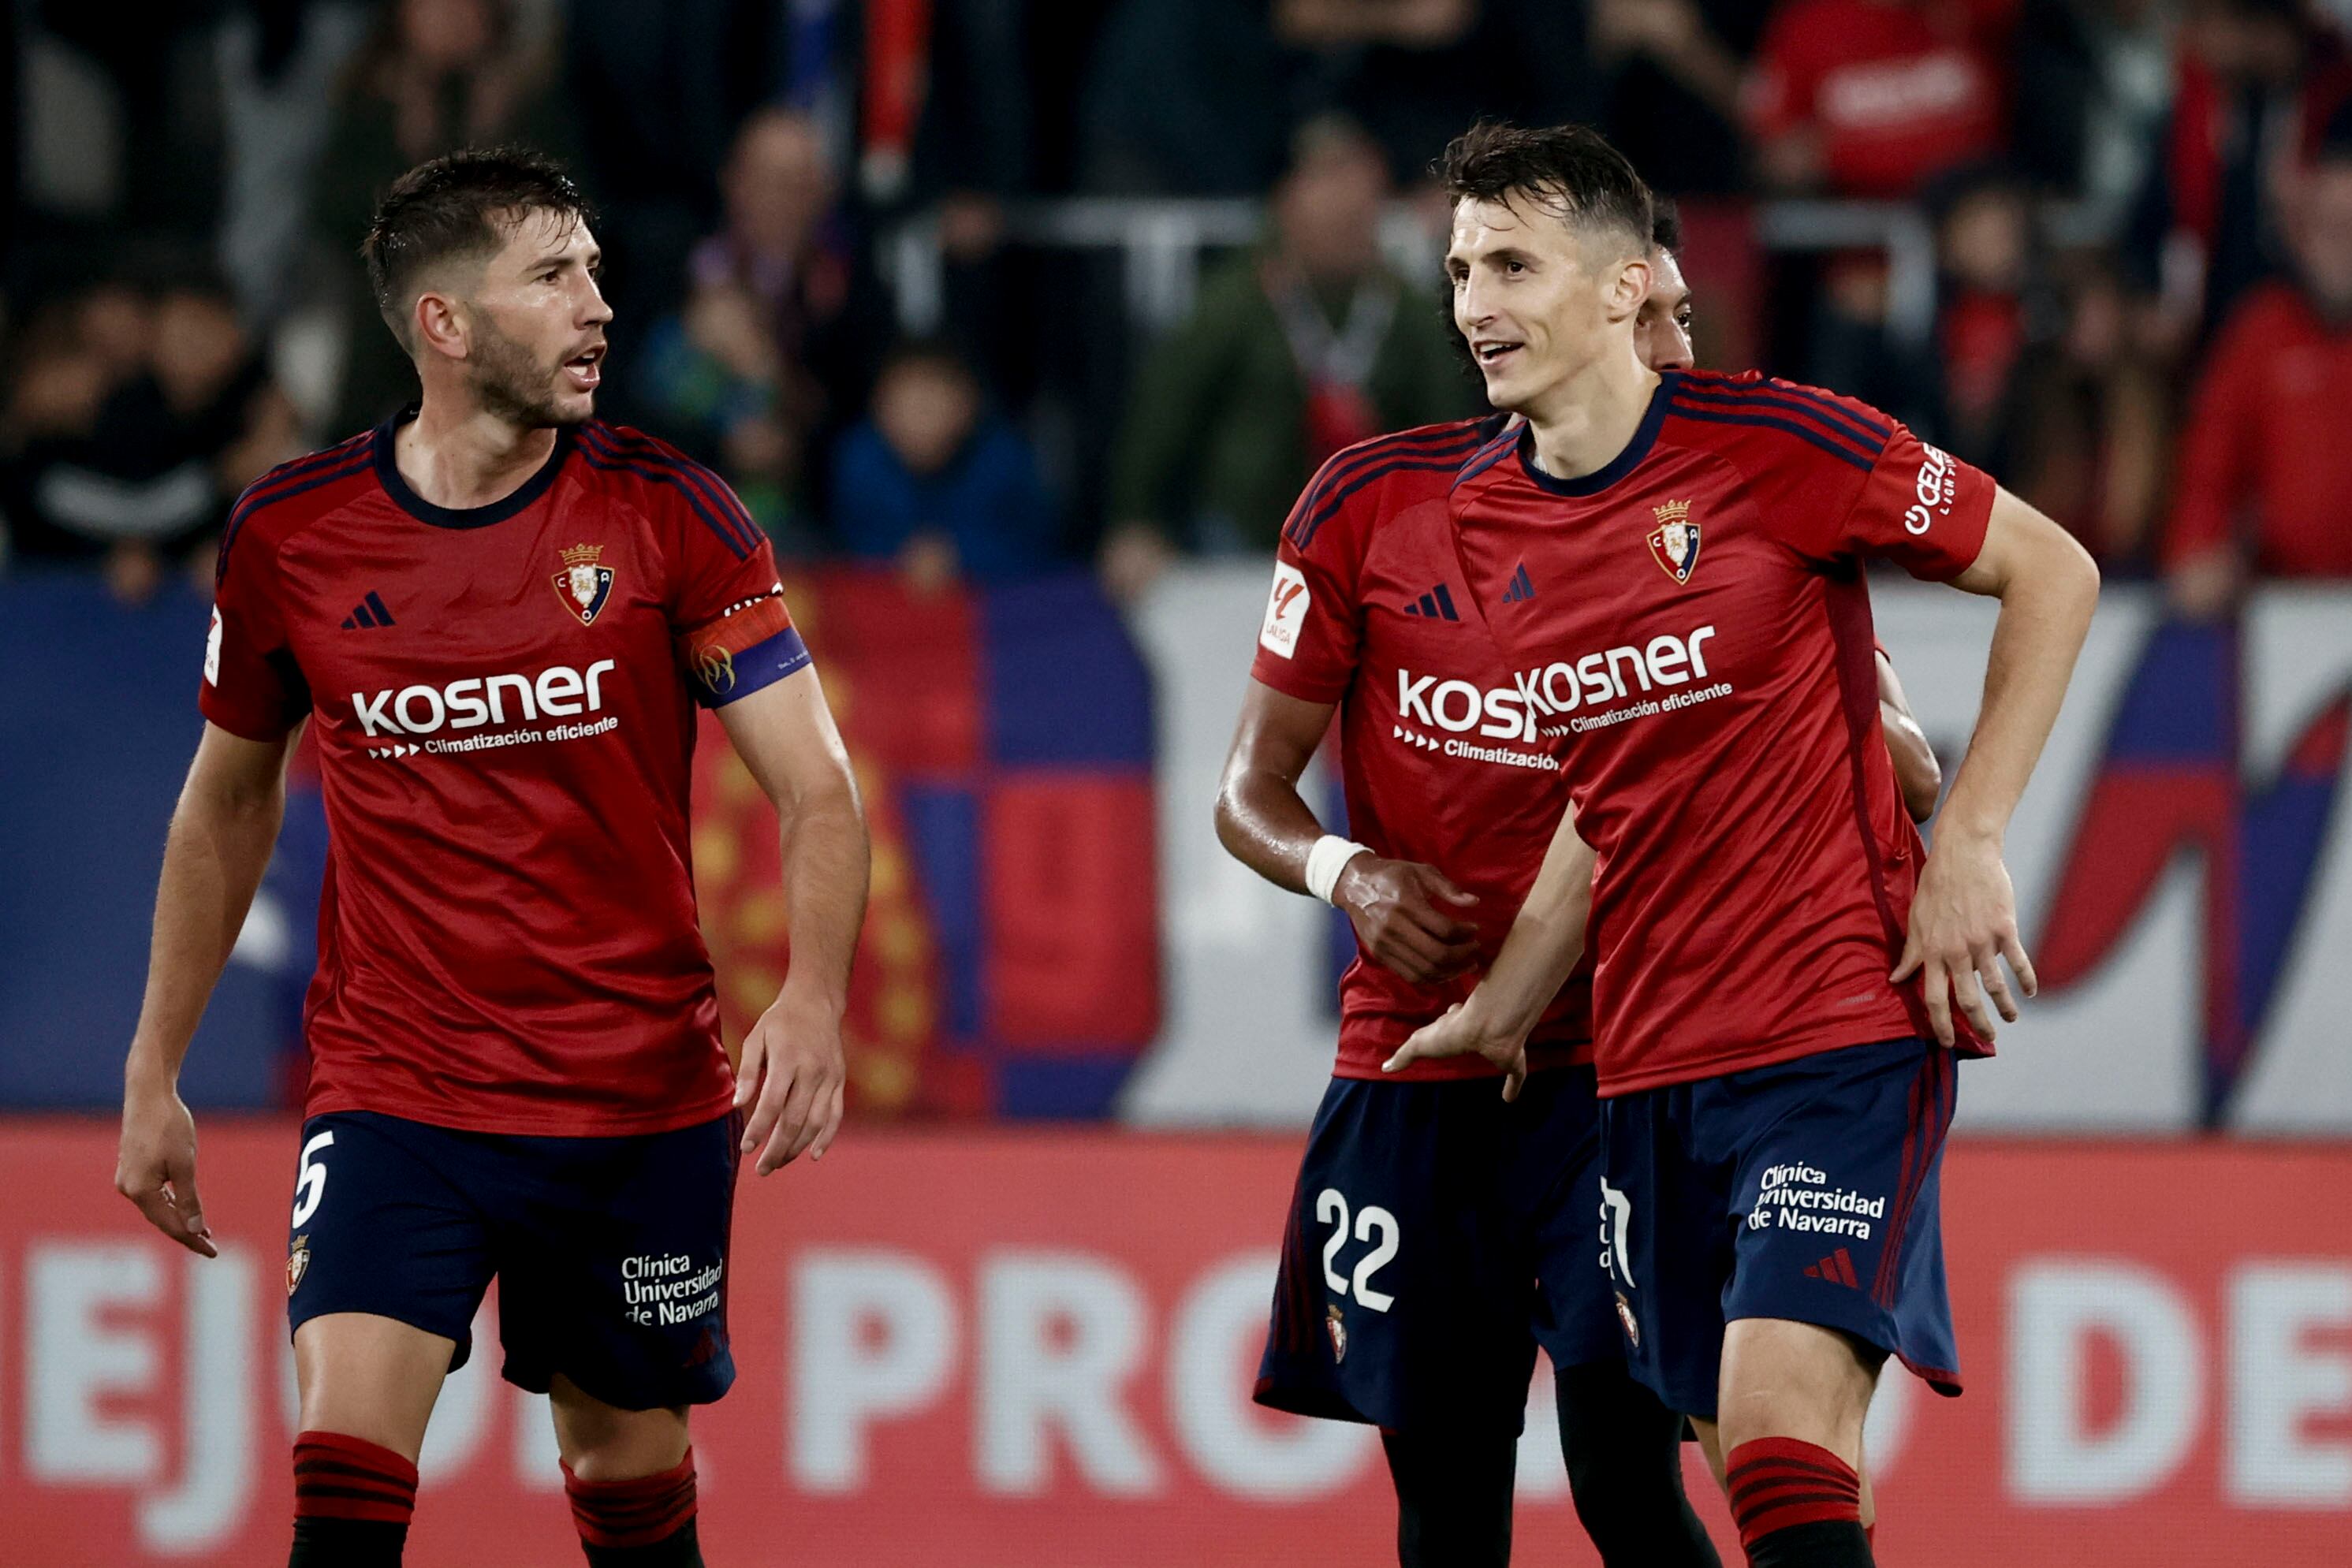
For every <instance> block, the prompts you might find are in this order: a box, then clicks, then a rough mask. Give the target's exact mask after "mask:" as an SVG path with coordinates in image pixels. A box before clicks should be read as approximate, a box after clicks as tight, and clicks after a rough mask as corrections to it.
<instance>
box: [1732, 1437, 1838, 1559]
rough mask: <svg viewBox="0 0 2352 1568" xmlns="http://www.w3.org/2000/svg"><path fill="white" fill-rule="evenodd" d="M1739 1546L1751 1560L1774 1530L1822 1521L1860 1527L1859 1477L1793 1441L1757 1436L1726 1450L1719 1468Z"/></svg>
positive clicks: (1822, 1450) (1820, 1451)
mask: <svg viewBox="0 0 2352 1568" xmlns="http://www.w3.org/2000/svg"><path fill="white" fill-rule="evenodd" d="M1723 1480H1724V1488H1725V1490H1727V1491H1728V1492H1729V1493H1730V1494H1731V1517H1732V1518H1733V1519H1734V1520H1737V1521H1738V1524H1739V1544H1740V1545H1741V1546H1743V1547H1745V1548H1747V1550H1748V1553H1749V1555H1751V1556H1753V1555H1754V1554H1755V1552H1756V1548H1757V1543H1758V1542H1760V1541H1761V1540H1763V1538H1764V1537H1766V1536H1768V1535H1770V1534H1773V1533H1775V1532H1776V1531H1783V1530H1789V1529H1791V1528H1793V1527H1795V1526H1797V1525H1801V1524H1813V1523H1818V1522H1822V1521H1831V1522H1843V1523H1851V1524H1852V1525H1853V1526H1854V1528H1855V1529H1856V1530H1860V1529H1861V1527H1862V1478H1861V1477H1860V1476H1857V1475H1855V1474H1854V1473H1853V1466H1851V1465H1849V1464H1847V1463H1846V1462H1845V1461H1844V1460H1843V1459H1841V1458H1838V1457H1837V1456H1836V1455H1835V1454H1832V1453H1831V1452H1830V1451H1829V1450H1828V1449H1827V1448H1819V1447H1816V1446H1815V1445H1813V1444H1811V1443H1802V1442H1799V1441H1798V1440H1797V1439H1796V1438H1794V1437H1758V1438H1756V1439H1755V1440H1754V1441H1752V1442H1747V1443H1742V1444H1740V1445H1739V1447H1738V1448H1734V1449H1732V1450H1731V1453H1730V1455H1729V1457H1728V1458H1726V1459H1725V1461H1724V1466H1723Z"/></svg>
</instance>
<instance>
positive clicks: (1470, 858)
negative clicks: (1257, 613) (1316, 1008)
mask: <svg viewBox="0 0 2352 1568" xmlns="http://www.w3.org/2000/svg"><path fill="white" fill-rule="evenodd" d="M1501 425H1502V416H1501V415H1499V414H1498V415H1495V416H1493V417H1491V418H1488V419H1484V420H1477V421H1472V420H1462V421H1458V422H1456V423H1451V424H1433V425H1428V426H1425V427H1423V428H1422V429H1419V430H1411V431H1406V432H1404V433H1403V434H1398V435H1383V436H1381V437H1378V438H1377V439H1374V440H1371V441H1367V442H1363V443H1361V444H1358V445H1355V446H1351V447H1349V448H1348V449H1347V450H1346V451H1344V452H1342V453H1340V454H1339V455H1337V456H1335V457H1333V458H1332V459H1331V460H1330V461H1329V462H1328V463H1326V464H1325V465H1323V468H1322V471H1321V472H1320V473H1318V474H1317V475H1316V476H1315V479H1314V481H1313V483H1311V484H1309V485H1308V486H1307V490H1306V493H1305V494H1304V495H1302V496H1301V497H1299V500H1298V505H1297V507H1295V508H1294V509H1293V510H1292V512H1291V515H1290V519H1289V521H1288V522H1287V523H1286V525H1285V526H1284V528H1283V534H1282V544H1281V549H1280V556H1279V559H1278V560H1277V561H1276V566H1275V569H1274V591H1273V594H1272V596H1271V598H1270V599H1269V600H1268V601H1267V605H1266V615H1265V628H1264V630H1263V631H1262V632H1260V634H1259V637H1258V651H1257V658H1256V661H1255V664H1253V665H1252V666H1251V669H1250V673H1251V674H1252V675H1254V676H1255V678H1256V679H1258V680H1260V681H1262V682H1264V683H1265V685H1269V686H1272V687H1273V688H1274V689H1275V690H1276V691H1278V692H1283V693H1286V695H1290V696H1294V697H1297V698H1299V699H1300V700H1301V701H1304V702H1313V703H1337V704H1339V760H1340V772H1341V777H1342V780H1343V783H1344V786H1345V789H1346V794H1347V802H1348V830H1349V836H1350V837H1351V838H1353V839H1355V840H1356V841H1358V842H1359V843H1361V844H1363V845H1364V846H1365V847H1366V848H1368V849H1370V850H1371V851H1372V852H1374V853H1376V854H1381V855H1385V856H1387V857H1389V858H1391V859H1393V860H1406V861H1420V862H1423V863H1425V864H1428V865H1433V866H1435V867H1436V868H1437V869H1438V870H1440V871H1442V872H1444V873H1445V874H1446V875H1447V876H1448V877H1450V878H1451V879H1453V881H1454V883H1455V884H1456V885H1458V886H1459V887H1461V888H1462V889H1463V891H1464V892H1465V893H1473V894H1477V895H1478V903H1477V904H1476V905H1475V907H1472V908H1470V909H1467V910H1465V911H1463V912H1462V914H1463V916H1464V918H1465V919H1468V920H1470V921H1472V922H1473V923H1475V925H1477V927H1478V934H1479V938H1480V943H1481V946H1483V947H1484V948H1485V950H1486V959H1487V961H1488V962H1490V963H1491V962H1492V961H1493V959H1494V956H1495V953H1496V950H1497V949H1498V948H1500V947H1501V946H1502V943H1503V937H1504V936H1506V935H1507V933H1508V932H1509V930H1510V928H1511V920H1512V917H1513V916H1514V915H1517V913H1518V910H1519V905H1520V904H1521V903H1522V902H1524V901H1525V900H1526V898H1527V895H1528V888H1529V887H1530V886H1532V885H1533V884H1534V883H1535V878H1536V870H1537V868H1538V866H1539V865H1541V864H1542V862H1543V856H1544V851H1545V849H1546V848H1547V847H1549V844H1550V842H1551V837H1552V832H1553V831H1554V830H1555V829H1556V828H1557V827H1558V826H1559V790H1558V768H1559V763H1558V762H1557V761H1556V760H1555V759H1554V758H1553V757H1552V755H1551V745H1552V743H1551V742H1550V741H1549V740H1548V739H1546V738H1545V737H1542V736H1540V735H1538V733H1537V727H1536V725H1535V723H1534V719H1533V716H1532V714H1531V712H1530V710H1529V709H1528V706H1527V704H1526V702H1525V700H1524V696H1523V694H1521V692H1520V691H1519V690H1518V688H1517V686H1516V685H1514V683H1513V680H1512V676H1511V673H1510V669H1509V666H1508V664H1507V663H1506V661H1505V659H1504V657H1503V653H1502V651H1501V650H1500V649H1498V648H1496V646H1495V643H1494V641H1493V639H1492V637H1490V636H1489V634H1488V633H1487V631H1486V626H1485V624H1484V623H1483V622H1482V621H1481V619H1480V617H1479V616H1478V614H1477V612H1475V609H1474V608H1473V607H1472V604H1471V601H1470V596H1469V594H1468V593H1467V592H1466V591H1465V583H1464V579H1463V575H1462V565H1461V562H1460V559H1458V557H1457V556H1456V554H1455V552H1454V537H1453V533H1454V525H1453V522H1452V520H1451V518H1449V517H1448V516H1447V514H1446V490H1447V487H1448V486H1450V485H1451V484H1452V483H1453V480H1454V475H1455V474H1456V473H1457V472H1458V471H1459V470H1460V469H1461V467H1462V465H1463V464H1464V463H1465V461H1466V460H1468V459H1469V458H1471V457H1472V456H1473V455H1475V454H1476V452H1477V451H1478V449H1479V448H1480V447H1481V445H1483V444H1486V443H1488V442H1492V441H1495V440H1496V439H1497V433H1498V432H1499V430H1500V428H1501ZM1476 978H1477V977H1476V976H1475V974H1473V975H1469V976H1465V977H1463V978H1461V979H1459V980H1455V981H1453V982H1451V983H1449V984H1446V985H1441V986H1416V985H1414V984H1412V982H1411V981H1409V980H1407V979H1405V978H1403V977H1401V976H1399V975H1397V974H1396V973H1394V972H1393V971H1391V970H1389V969H1386V968H1383V967H1381V966H1380V965H1378V964H1375V963H1373V962H1372V961H1371V959H1370V957H1368V956H1366V955H1365V954H1363V953H1362V952H1360V951H1359V952H1358V953H1357V955H1356V958H1355V961H1354V962H1353V963H1351V964H1349V966H1348V971H1347V973H1346V974H1345V975H1344V976H1343V977H1341V978H1340V981H1339V1061H1338V1064H1337V1066H1336V1068H1335V1069H1334V1071H1335V1072H1336V1073H1337V1075H1338V1076H1339V1077H1341V1078H1382V1077H1388V1078H1392V1079H1454V1078H1477V1077H1486V1076H1492V1075H1494V1074H1495V1071H1496V1070H1495V1069H1494V1068H1493V1067H1491V1066H1489V1065H1488V1064H1487V1063H1486V1061H1484V1060H1483V1059H1482V1058H1479V1057H1475V1056H1458V1057H1444V1058H1434V1059H1432V1060H1430V1061H1417V1062H1414V1063H1413V1064H1412V1065H1411V1066H1410V1067H1407V1068H1405V1069H1403V1070H1402V1071H1399V1072H1396V1073H1392V1074H1384V1073H1382V1072H1381V1062H1382V1061H1385V1060H1386V1059H1387V1058H1388V1056H1389V1055H1390V1054H1391V1052H1392V1051H1395V1050H1396V1048H1397V1047H1398V1046H1399V1045H1401V1044H1402V1043H1403V1041H1404V1039H1405V1037H1406V1036H1407V1035H1410V1034H1411V1033H1412V1031H1413V1030H1417V1029H1419V1028H1420V1027H1421V1026H1422V1025H1423V1024H1425V1023H1428V1022H1430V1021H1432V1020H1433V1019H1436V1018H1437V1017H1438V1016H1439V1015H1440V1014H1442V1013H1443V1012H1444V1011H1445V1009H1447V1008H1448V1007H1450V1006H1452V1005H1453V1004H1454V1003H1455V1002H1458V1001H1460V1000H1461V999H1462V998H1465V997H1466V996H1468V995H1469V994H1470V988H1471V987H1472V985H1473V984H1475V981H1476ZM1591 990H1592V981H1591V970H1590V968H1589V967H1586V966H1581V965H1580V966H1579V967H1578V970H1577V972H1576V974H1574V975H1573V976H1571V977H1570V979H1569V982H1568V984H1567V985H1566V986H1564V987H1562V988H1561V989H1560V993H1559V997H1558V998H1555V999H1554V1000H1553V1002H1552V1005H1551V1007H1550V1009H1549V1010H1548V1011H1547V1012H1546V1013H1545V1014H1544V1017H1543V1021H1542V1023H1541V1024H1540V1025H1539V1026H1538V1028H1537V1030H1535V1032H1534V1034H1533V1035H1532V1036H1530V1038H1529V1040H1528V1065H1529V1066H1530V1067H1544V1066H1551V1065H1555V1064H1558V1063H1560V1062H1566V1061H1590V1060H1591V1051H1592V1047H1591V1035H1592V1025H1591Z"/></svg>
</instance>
